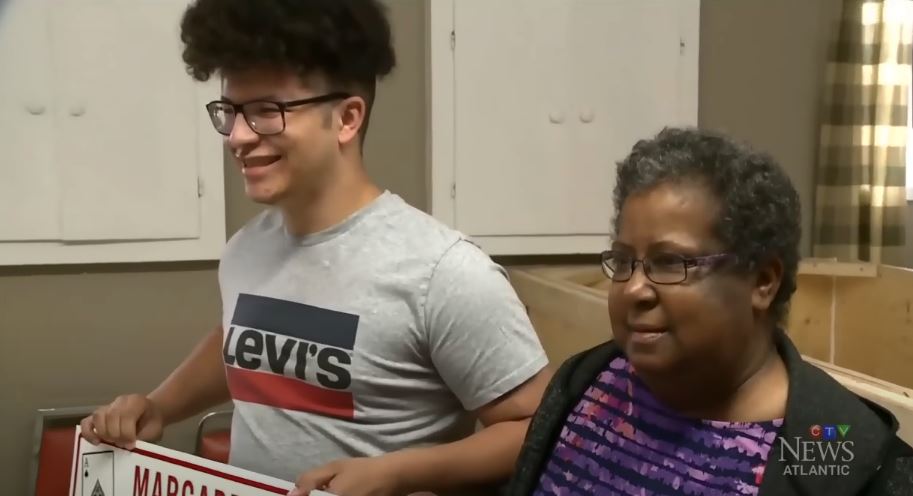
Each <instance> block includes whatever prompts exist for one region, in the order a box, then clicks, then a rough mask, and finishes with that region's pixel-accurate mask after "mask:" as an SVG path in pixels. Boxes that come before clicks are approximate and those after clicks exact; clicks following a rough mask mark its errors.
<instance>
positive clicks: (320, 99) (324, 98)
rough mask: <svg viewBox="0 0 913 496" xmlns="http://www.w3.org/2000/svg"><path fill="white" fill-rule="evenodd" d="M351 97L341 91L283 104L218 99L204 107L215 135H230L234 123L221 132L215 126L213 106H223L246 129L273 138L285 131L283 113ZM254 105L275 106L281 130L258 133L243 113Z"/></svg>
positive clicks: (267, 101) (265, 101) (278, 102)
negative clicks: (242, 118)
mask: <svg viewBox="0 0 913 496" xmlns="http://www.w3.org/2000/svg"><path fill="white" fill-rule="evenodd" d="M351 96H352V94H351V93H346V92H343V91H334V92H332V93H327V94H324V95H317V96H312V97H308V98H302V99H300V100H290V101H284V102H280V101H276V100H265V99H264V100H250V101H247V102H243V103H234V102H230V101H228V100H224V99H220V100H213V101H211V102H209V103H207V104H206V105H205V107H206V112H207V113H208V114H209V120H210V121H212V127H214V128H215V130H216V132H217V133H219V134H221V135H223V136H229V135H231V130H232V129H233V128H234V125H235V122H234V120H232V123H231V126H229V127H228V130H227V131H222V130H221V129H219V127H218V126H217V125H216V121H215V116H214V115H213V111H214V110H213V109H214V106H215V105H224V106H227V107H231V109H232V110H233V111H234V113H235V114H234V115H235V117H234V118H235V119H237V118H238V115H242V116H244V121H245V122H246V123H247V127H249V128H250V129H251V130H252V131H253V132H255V133H257V134H259V135H260V136H273V135H276V134H281V133H282V132H284V131H285V113H286V112H287V111H288V110H289V109H291V108H292V107H300V106H302V105H309V104H313V103H325V102H331V101H333V100H345V99H346V98H350V97H351ZM254 103H269V104H273V105H275V106H277V107H278V108H279V114H280V116H281V118H282V128H281V129H279V130H278V131H276V132H270V133H264V132H261V131H258V130H257V128H256V126H254V124H253V123H252V122H251V120H250V118H248V117H247V114H246V113H245V112H244V107H245V106H247V105H251V104H254Z"/></svg>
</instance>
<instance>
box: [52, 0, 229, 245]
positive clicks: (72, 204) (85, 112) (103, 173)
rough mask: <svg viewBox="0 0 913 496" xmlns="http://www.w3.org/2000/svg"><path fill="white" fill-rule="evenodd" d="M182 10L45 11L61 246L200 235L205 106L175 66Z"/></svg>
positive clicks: (153, 5)
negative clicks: (53, 88)
mask: <svg viewBox="0 0 913 496" xmlns="http://www.w3.org/2000/svg"><path fill="white" fill-rule="evenodd" d="M186 6H187V2H186V0H71V1H66V2H55V3H54V4H53V7H52V9H51V32H52V33H53V36H54V38H53V51H54V62H55V67H54V68H55V76H54V79H55V81H56V82H57V84H58V88H57V89H58V94H59V99H58V111H59V121H60V124H59V126H58V134H57V148H58V163H59V166H60V178H61V189H62V191H61V204H60V219H61V239H63V240H66V241H84V240H136V239H152V240H154V239H180V238H196V237H198V236H199V235H200V203H199V198H198V185H197V178H198V172H199V160H200V157H199V150H198V133H203V132H212V130H211V129H201V128H200V126H199V124H200V122H201V119H200V117H199V116H200V115H201V112H203V109H202V104H203V103H202V102H199V101H198V100H197V87H196V86H195V83H194V82H193V81H192V80H191V78H190V77H189V76H188V75H187V73H186V71H185V69H184V65H183V62H182V60H181V44H180V35H179V25H180V18H181V15H182V13H183V11H184V9H185V8H186ZM213 139H214V140H217V139H218V137H217V136H216V135H213Z"/></svg>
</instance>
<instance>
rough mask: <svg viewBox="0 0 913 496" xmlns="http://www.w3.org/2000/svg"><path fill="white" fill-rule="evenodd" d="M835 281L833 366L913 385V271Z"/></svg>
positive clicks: (894, 270)
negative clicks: (835, 305) (836, 284)
mask: <svg viewBox="0 0 913 496" xmlns="http://www.w3.org/2000/svg"><path fill="white" fill-rule="evenodd" d="M879 272H880V274H879V277H877V278H872V279H856V278H852V279H850V278H847V279H841V280H839V284H838V286H837V318H836V321H837V326H836V329H835V342H836V350H835V362H834V363H835V364H836V365H839V366H841V367H845V368H849V369H852V370H857V371H859V372H862V373H865V374H868V375H871V376H875V377H878V378H880V379H884V380H886V381H889V382H893V383H896V384H899V385H901V386H905V387H913V270H910V269H903V268H898V267H890V266H881V267H880V271H879Z"/></svg>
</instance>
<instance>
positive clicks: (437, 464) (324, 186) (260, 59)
mask: <svg viewBox="0 0 913 496" xmlns="http://www.w3.org/2000/svg"><path fill="white" fill-rule="evenodd" d="M181 27H182V35H181V36H182V40H183V41H184V43H185V44H186V48H185V51H184V60H185V62H186V63H187V65H188V67H189V70H190V72H191V74H193V76H194V77H195V78H197V79H200V80H205V79H207V78H209V77H211V76H213V75H217V76H218V77H221V78H222V81H223V96H222V98H221V99H220V100H218V101H215V102H212V103H210V104H209V105H208V106H207V109H208V111H209V113H210V115H211V117H212V121H213V124H214V126H215V128H216V130H217V131H218V132H219V133H221V134H223V135H225V139H226V141H227V145H228V147H229V149H230V150H231V152H232V154H233V155H234V157H235V158H236V163H237V165H238V170H239V173H240V174H242V175H243V176H244V181H245V189H246V193H247V195H248V196H249V197H250V198H251V199H252V200H254V201H256V202H260V203H263V204H266V205H269V206H270V207H271V208H269V209H267V211H265V212H264V213H263V214H261V215H259V216H257V217H256V218H255V219H253V220H252V221H251V222H249V223H248V224H247V225H246V226H245V227H244V228H242V229H241V230H240V231H239V232H238V233H236V234H235V235H234V236H233V237H232V239H231V240H230V241H229V243H228V245H227V246H226V249H225V252H224V255H223V258H222V262H221V266H220V270H219V280H220V285H221V291H222V301H223V304H224V309H223V317H222V326H221V327H220V328H219V329H217V330H216V331H214V332H212V333H211V334H209V335H208V336H207V337H206V338H205V339H204V340H203V341H202V343H201V344H199V345H198V346H197V348H196V349H194V350H193V351H192V352H191V354H190V355H189V356H188V357H187V359H186V360H185V361H184V362H183V363H182V364H181V365H180V366H179V367H178V368H177V369H176V370H175V371H174V372H173V373H172V374H171V375H170V376H169V377H168V378H167V379H166V380H165V381H164V382H163V383H162V384H161V385H160V386H159V387H158V388H157V389H156V390H155V391H153V392H151V393H150V394H148V395H138V394H134V395H126V396H121V397H119V398H117V399H116V400H115V401H114V402H113V403H111V404H110V405H107V406H105V407H103V408H100V409H99V410H98V411H96V412H95V413H94V414H93V415H91V416H90V417H88V418H86V419H84V420H83V422H82V428H83V430H84V432H85V433H86V436H87V438H88V439H89V440H90V441H92V442H97V441H98V440H99V439H103V440H106V441H109V442H114V443H116V444H118V445H122V446H127V447H129V446H130V445H131V443H132V442H133V441H135V440H136V439H142V440H156V439H158V438H159V437H160V436H161V433H162V429H163V427H164V426H166V425H168V424H171V423H173V422H176V421H179V420H181V419H185V418H187V417H189V416H191V415H194V414H196V413H198V412H201V411H203V410H205V409H206V408H211V407H212V406H214V405H217V404H219V403H221V402H223V401H226V400H228V399H232V400H233V401H234V406H235V409H234V416H233V425H232V446H231V463H232V464H235V465H238V466H240V467H244V468H247V469H250V470H254V471H256V472H260V473H264V474H269V475H272V476H276V477H280V478H283V479H286V480H296V481H297V485H298V488H299V491H300V493H301V494H306V493H307V492H309V491H310V489H312V488H325V489H326V490H328V491H330V492H332V493H335V494H339V495H340V496H353V495H356V496H357V495H368V494H370V495H388V494H406V493H409V492H414V491H425V490H427V491H437V492H447V491H450V490H457V491H459V493H460V494H467V492H466V491H467V488H480V487H485V486H493V485H497V484H498V483H500V482H502V481H505V480H506V479H507V478H508V477H509V475H510V473H511V472H512V470H513V465H514V462H515V460H516V456H517V453H518V451H519V448H520V445H521V443H522V440H523V436H524V434H525V431H526V427H527V423H528V419H529V417H530V416H531V415H532V413H533V412H534V411H535V409H536V407H537V405H538V403H539V400H540V398H541V394H542V391H543V390H544V387H545V385H546V383H547V381H548V379H549V373H548V372H546V371H545V370H546V362H547V360H546V357H545V355H544V353H543V351H542V349H541V347H540V344H539V342H538V339H537V337H536V335H535V333H534V331H533V329H532V326H531V325H530V322H529V320H528V318H527V315H526V312H525V310H524V307H523V305H522V304H521V302H520V301H519V300H518V298H517V296H516V294H515V293H514V292H513V290H512V288H511V286H510V285H509V282H508V281H507V279H506V277H505V272H504V271H503V269H502V268H501V267H499V266H497V265H495V264H494V263H493V262H492V261H491V260H490V259H489V258H488V257H487V256H486V255H485V254H483V253H482V252H481V251H480V250H479V249H477V248H476V247H475V246H474V245H472V244H471V243H469V242H468V241H467V240H466V239H464V238H463V237H462V236H461V235H460V234H459V233H457V232H455V231H453V230H451V229H448V228H447V227H445V226H444V225H442V224H440V223H438V222H436V221H435V220H434V219H432V218H431V217H430V216H428V215H426V214H424V213H422V212H420V211H418V210H416V209H414V208H412V207H410V206H409V205H407V204H406V203H405V202H404V201H403V200H402V199H400V198H399V197H398V196H396V195H394V194H392V193H390V192H387V191H382V190H380V189H379V188H378V187H377V186H376V185H375V184H373V183H372V182H371V180H370V179H369V178H368V176H367V175H366V173H365V169H364V167H363V164H362V143H363V141H364V137H365V132H366V129H367V124H368V116H369V114H370V109H371V104H372V102H373V99H374V93H375V81H376V80H377V79H379V78H381V77H383V76H385V75H386V74H388V73H389V72H390V71H391V70H392V69H393V67H394V65H395V60H394V53H393V50H392V47H391V42H390V27H389V24H388V21H387V19H386V17H385V12H384V10H383V8H382V7H381V5H379V4H378V3H377V2H376V1H374V0H198V1H197V2H196V3H195V4H193V5H192V6H191V7H190V8H189V9H188V11H187V12H186V14H185V17H184V19H183V22H182V26H181ZM476 420H478V421H480V422H481V424H482V426H483V428H482V429H480V430H478V431H476V429H475V426H476Z"/></svg>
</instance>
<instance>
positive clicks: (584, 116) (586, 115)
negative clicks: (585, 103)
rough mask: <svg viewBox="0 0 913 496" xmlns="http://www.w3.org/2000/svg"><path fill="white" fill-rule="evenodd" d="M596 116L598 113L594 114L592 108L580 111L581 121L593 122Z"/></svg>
mask: <svg viewBox="0 0 913 496" xmlns="http://www.w3.org/2000/svg"><path fill="white" fill-rule="evenodd" d="M594 118H596V115H595V114H593V111H592V110H585V111H583V112H581V113H580V122H585V123H587V124H589V123H590V122H593V119H594Z"/></svg>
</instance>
